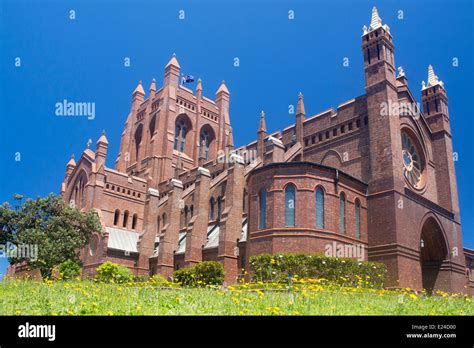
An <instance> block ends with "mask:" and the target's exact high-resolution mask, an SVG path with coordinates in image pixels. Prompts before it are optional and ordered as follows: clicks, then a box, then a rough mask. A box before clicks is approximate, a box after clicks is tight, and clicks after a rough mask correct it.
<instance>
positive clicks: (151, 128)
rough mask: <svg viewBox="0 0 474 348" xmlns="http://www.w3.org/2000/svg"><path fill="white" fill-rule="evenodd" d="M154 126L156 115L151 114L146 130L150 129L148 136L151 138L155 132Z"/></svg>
mask: <svg viewBox="0 0 474 348" xmlns="http://www.w3.org/2000/svg"><path fill="white" fill-rule="evenodd" d="M155 128H156V116H153V117H152V118H151V121H150V125H149V128H148V130H149V131H150V138H153V133H155Z"/></svg>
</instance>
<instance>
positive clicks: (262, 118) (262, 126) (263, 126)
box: [258, 110, 267, 132]
mask: <svg viewBox="0 0 474 348" xmlns="http://www.w3.org/2000/svg"><path fill="white" fill-rule="evenodd" d="M258 131H259V132H266V131H267V124H266V123H265V113H264V112H263V110H262V112H261V113H260V126H259V127H258Z"/></svg>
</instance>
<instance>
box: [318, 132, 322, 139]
mask: <svg viewBox="0 0 474 348" xmlns="http://www.w3.org/2000/svg"><path fill="white" fill-rule="evenodd" d="M318 137H319V141H323V133H319V136H318Z"/></svg>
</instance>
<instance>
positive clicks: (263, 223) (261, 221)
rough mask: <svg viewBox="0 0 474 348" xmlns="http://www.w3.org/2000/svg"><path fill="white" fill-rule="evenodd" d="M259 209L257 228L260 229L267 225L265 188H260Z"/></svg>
mask: <svg viewBox="0 0 474 348" xmlns="http://www.w3.org/2000/svg"><path fill="white" fill-rule="evenodd" d="M259 209H260V210H259V212H260V213H259V219H258V228H259V229H261V230H262V229H264V228H265V227H266V225H267V221H266V220H267V191H265V189H261V190H260V194H259Z"/></svg>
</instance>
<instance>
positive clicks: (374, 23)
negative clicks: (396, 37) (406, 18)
mask: <svg viewBox="0 0 474 348" xmlns="http://www.w3.org/2000/svg"><path fill="white" fill-rule="evenodd" d="M380 27H382V28H384V29H385V31H387V32H388V33H390V27H389V26H388V25H386V24H383V25H382V18H380V16H379V11H378V10H377V7H375V6H374V7H373V8H372V18H371V20H370V25H369V27H368V28H367V26H366V25H364V27H363V28H362V32H363V34H362V35H365V34H367V33H368V32H370V31H372V30H375V29H378V28H380Z"/></svg>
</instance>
